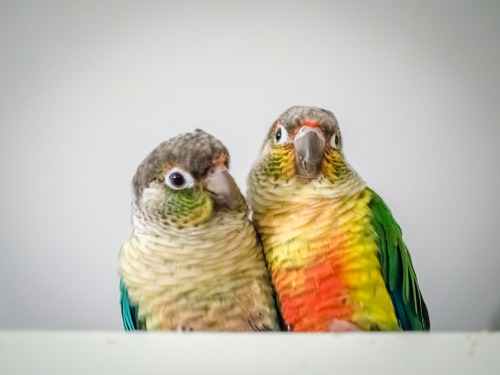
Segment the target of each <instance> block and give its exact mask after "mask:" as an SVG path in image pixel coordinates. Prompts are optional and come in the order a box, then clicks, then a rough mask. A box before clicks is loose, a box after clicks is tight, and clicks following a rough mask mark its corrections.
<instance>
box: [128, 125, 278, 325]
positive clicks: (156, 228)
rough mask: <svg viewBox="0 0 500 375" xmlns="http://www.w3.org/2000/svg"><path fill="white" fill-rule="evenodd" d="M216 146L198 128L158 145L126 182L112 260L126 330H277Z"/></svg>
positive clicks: (267, 285) (239, 200)
mask: <svg viewBox="0 0 500 375" xmlns="http://www.w3.org/2000/svg"><path fill="white" fill-rule="evenodd" d="M228 168H229V154H228V151H227V149H226V148H225V147H224V145H223V144H222V143H221V142H220V141H219V140H217V139H216V138H214V137H213V136H211V135H209V134H207V133H205V132H204V131H202V130H196V131H195V132H193V133H187V134H182V135H180V136H178V137H175V138H172V139H170V140H168V141H166V142H163V143H161V144H160V145H159V146H158V147H157V148H156V149H154V150H153V151H152V152H151V153H150V154H149V155H148V156H147V157H146V159H145V160H144V161H143V162H142V164H141V165H139V167H138V169H137V173H136V175H135V177H134V179H133V189H134V201H133V224H134V232H133V235H132V237H131V238H130V239H129V240H128V241H127V242H126V243H125V244H124V245H123V248H122V250H121V252H120V257H119V273H120V277H121V280H120V289H121V307H122V318H123V323H124V326H125V329H126V330H137V329H142V330H152V331H154V330H165V331H267V330H278V329H279V327H278V321H277V314H276V308H275V302H274V298H273V295H274V291H273V288H272V286H271V281H270V278H269V274H268V270H267V268H266V265H265V260H264V254H263V252H262V247H261V244H260V242H259V240H258V237H257V234H256V232H255V229H254V227H253V225H252V223H251V222H250V221H249V219H248V208H247V205H246V202H245V199H244V198H243V196H242V195H241V193H240V191H239V189H238V187H237V186H236V183H235V182H234V180H233V178H232V177H231V175H230V174H229V172H228Z"/></svg>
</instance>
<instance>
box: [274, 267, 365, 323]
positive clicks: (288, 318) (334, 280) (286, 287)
mask: <svg viewBox="0 0 500 375" xmlns="http://www.w3.org/2000/svg"><path fill="white" fill-rule="evenodd" d="M340 271H341V264H340V262H339V260H338V259H334V258H332V257H328V258H327V259H324V260H322V261H319V262H317V263H316V264H312V265H310V266H307V267H304V268H302V269H300V270H290V271H275V272H273V281H274V283H275V285H276V288H277V290H278V294H279V297H280V302H281V308H282V313H283V318H284V319H285V322H286V323H291V324H293V325H294V331H295V332H306V331H307V332H325V331H329V330H330V324H331V322H332V320H333V319H342V320H350V319H351V317H352V316H353V314H354V310H355V307H354V306H352V305H349V304H348V303H347V297H348V285H347V283H346V282H345V280H343V279H342V277H341V275H340ZM336 276H337V277H336ZM291 284H292V285H291Z"/></svg>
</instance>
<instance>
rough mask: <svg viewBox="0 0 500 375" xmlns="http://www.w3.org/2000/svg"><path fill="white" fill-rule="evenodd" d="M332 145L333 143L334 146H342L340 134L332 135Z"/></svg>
mask: <svg viewBox="0 0 500 375" xmlns="http://www.w3.org/2000/svg"><path fill="white" fill-rule="evenodd" d="M330 145H331V146H332V147H333V148H339V146H340V137H339V136H338V134H335V135H334V136H333V137H332V140H331V141H330Z"/></svg>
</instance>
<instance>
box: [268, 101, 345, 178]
mask: <svg viewBox="0 0 500 375" xmlns="http://www.w3.org/2000/svg"><path fill="white" fill-rule="evenodd" d="M260 160H261V161H263V160H266V164H267V169H268V170H269V172H270V173H271V174H273V175H275V176H276V177H277V176H280V177H285V178H286V179H289V178H292V177H297V178H298V179H300V180H302V181H304V182H307V181H312V180H319V179H322V178H326V179H327V180H329V181H330V182H332V183H333V182H334V181H335V180H336V179H337V178H338V177H339V176H340V175H341V174H342V173H343V172H344V170H345V169H346V168H347V167H346V163H345V161H344V156H343V154H342V138H341V135H340V129H339V126H338V123H337V120H336V119H335V116H334V115H333V113H332V112H330V111H327V110H324V109H321V108H317V107H305V106H296V107H291V108H289V109H287V110H286V111H285V112H283V114H281V116H280V117H279V118H278V119H277V120H276V121H275V122H274V124H273V125H272V127H271V129H270V130H269V133H268V137H267V139H266V142H265V144H264V148H263V151H262V155H261V158H260Z"/></svg>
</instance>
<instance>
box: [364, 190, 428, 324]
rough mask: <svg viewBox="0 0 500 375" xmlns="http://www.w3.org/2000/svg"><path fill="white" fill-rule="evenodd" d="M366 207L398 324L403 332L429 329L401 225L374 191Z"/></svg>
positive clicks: (424, 306) (371, 192)
mask: <svg viewBox="0 0 500 375" xmlns="http://www.w3.org/2000/svg"><path fill="white" fill-rule="evenodd" d="M368 190H369V192H370V194H371V196H372V198H371V201H370V203H369V207H370V209H371V212H372V225H373V227H374V228H375V231H376V233H377V235H378V251H379V260H380V265H381V268H382V275H383V277H384V280H385V284H386V286H387V289H388V291H389V294H390V296H391V300H392V303H393V305H394V310H395V312H396V317H397V318H398V321H399V325H400V327H401V328H402V329H403V330H405V331H424V330H425V331H426V330H429V329H430V322H429V313H428V311H427V306H426V305H425V302H424V299H423V298H422V295H421V293H420V289H419V287H418V282H417V276H416V274H415V270H414V269H413V265H412V263H411V258H410V254H409V252H408V249H407V248H406V245H405V244H404V242H403V236H402V232H401V228H400V227H399V225H398V224H397V223H396V221H395V220H394V218H393V217H392V213H391V211H390V210H389V208H388V207H387V205H386V204H385V203H384V201H383V200H382V198H380V197H379V196H378V195H377V194H376V193H375V192H374V191H373V190H371V189H368Z"/></svg>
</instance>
